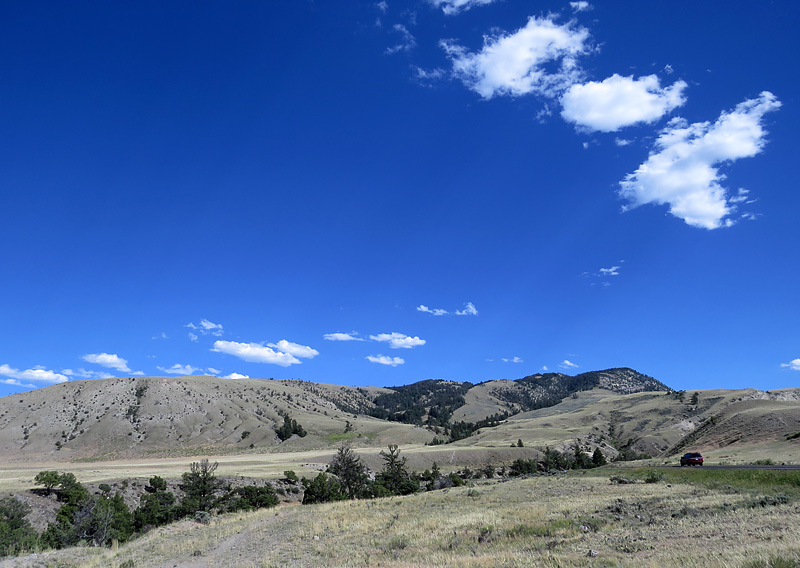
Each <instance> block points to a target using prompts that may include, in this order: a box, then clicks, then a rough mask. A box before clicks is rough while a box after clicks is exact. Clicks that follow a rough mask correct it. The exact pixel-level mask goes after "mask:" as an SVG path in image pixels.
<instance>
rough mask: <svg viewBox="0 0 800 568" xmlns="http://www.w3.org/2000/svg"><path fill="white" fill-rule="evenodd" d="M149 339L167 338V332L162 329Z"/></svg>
mask: <svg viewBox="0 0 800 568" xmlns="http://www.w3.org/2000/svg"><path fill="white" fill-rule="evenodd" d="M150 339H169V337H167V334H166V333H164V332H163V331H162V332H161V333H159V334H158V335H154V336H153V337H151V338H150Z"/></svg>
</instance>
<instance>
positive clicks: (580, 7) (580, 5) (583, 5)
mask: <svg viewBox="0 0 800 568" xmlns="http://www.w3.org/2000/svg"><path fill="white" fill-rule="evenodd" d="M569 7H570V8H572V11H573V12H575V13H577V12H588V11H589V10H591V9H592V5H591V4H589V3H588V2H570V3H569Z"/></svg>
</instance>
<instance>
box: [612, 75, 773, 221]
mask: <svg viewBox="0 0 800 568" xmlns="http://www.w3.org/2000/svg"><path fill="white" fill-rule="evenodd" d="M780 106H781V103H780V101H778V100H777V98H776V97H775V96H774V95H773V94H772V93H769V92H767V91H764V92H763V93H761V94H760V95H759V96H758V97H757V98H755V99H748V100H746V101H744V102H743V103H740V104H739V105H737V106H736V108H735V109H734V110H732V111H730V112H723V113H722V114H721V115H720V117H719V118H718V119H717V120H716V121H715V122H713V123H711V122H696V123H693V124H689V123H687V122H686V121H685V120H683V119H680V118H675V119H673V120H671V121H670V122H669V124H668V125H667V127H666V128H665V129H664V130H662V131H661V133H660V135H659V137H658V139H657V140H656V142H655V148H654V150H653V151H652V152H651V153H650V156H649V157H648V159H647V161H646V162H644V163H643V164H642V165H641V166H639V168H638V169H637V170H636V171H635V172H634V173H632V174H628V175H627V176H626V177H625V179H624V180H623V181H621V182H620V190H619V195H620V196H621V197H622V198H623V199H626V200H627V201H628V204H627V205H626V206H625V207H624V208H623V209H624V210H629V209H633V208H635V207H638V206H639V205H644V204H646V203H655V204H659V205H669V212H670V214H672V215H674V216H675V217H678V218H679V219H683V221H685V222H686V223H687V224H689V225H691V226H693V227H702V228H704V229H717V228H719V227H722V226H730V225H732V224H733V223H734V220H732V219H730V218H729V216H730V215H731V214H732V213H734V212H735V211H736V207H737V205H736V203H735V202H731V201H730V200H729V198H728V195H727V191H726V190H725V188H724V187H722V185H720V182H721V181H722V180H723V179H725V176H724V175H723V174H721V173H720V172H719V166H720V165H722V164H724V163H728V162H732V161H734V160H738V159H739V158H748V157H751V156H755V155H756V154H758V153H760V152H761V151H762V149H763V148H764V144H765V143H766V142H765V136H766V131H765V130H764V128H763V126H762V119H763V117H764V114H766V113H768V112H771V111H774V110H777V109H778V108H780Z"/></svg>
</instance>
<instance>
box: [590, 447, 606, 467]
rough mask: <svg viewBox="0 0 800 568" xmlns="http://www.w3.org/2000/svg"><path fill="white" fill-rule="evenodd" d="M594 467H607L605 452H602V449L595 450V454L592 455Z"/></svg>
mask: <svg viewBox="0 0 800 568" xmlns="http://www.w3.org/2000/svg"><path fill="white" fill-rule="evenodd" d="M592 465H593V466H594V467H600V466H601V465H606V456H604V455H603V452H601V451H600V448H595V449H594V453H593V454H592Z"/></svg>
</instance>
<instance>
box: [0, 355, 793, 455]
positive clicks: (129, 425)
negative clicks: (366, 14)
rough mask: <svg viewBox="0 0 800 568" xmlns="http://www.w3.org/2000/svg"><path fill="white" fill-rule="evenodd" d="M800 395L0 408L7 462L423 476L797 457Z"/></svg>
mask: <svg viewBox="0 0 800 568" xmlns="http://www.w3.org/2000/svg"><path fill="white" fill-rule="evenodd" d="M799 393H800V391H798V390H795V389H787V390H783V391H774V392H764V391H759V390H756V389H745V390H738V391H725V390H718V391H697V392H696V393H683V392H675V391H673V390H671V389H670V388H669V387H667V386H666V385H664V384H663V383H661V382H659V381H657V380H656V379H654V378H652V377H649V376H647V375H643V374H641V373H638V372H637V371H634V370H632V369H628V368H618V369H607V370H603V371H592V372H588V373H582V374H579V375H575V376H569V375H565V374H561V373H544V374H535V375H530V376H526V377H523V378H521V379H518V380H516V381H510V380H500V381H487V382H484V383H479V384H472V383H468V382H463V383H459V382H452V381H438V380H431V381H421V382H418V383H414V384H411V385H404V386H399V387H391V388H383V387H346V386H338V385H328V384H322V383H311V382H306V381H289V380H270V379H242V380H228V379H220V378H216V377H208V376H196V377H180V378H172V377H169V378H167V377H136V378H118V379H99V380H89V381H71V382H67V383H62V384H58V385H53V386H50V387H47V388H43V389H39V390H34V391H29V392H26V393H22V394H17V395H12V396H7V397H3V398H0V452H3V455H5V456H7V457H8V460H14V461H75V460H81V461H83V460H114V459H138V458H160V457H182V456H196V455H224V454H259V453H273V452H309V451H316V450H319V451H325V450H330V449H331V448H332V447H334V446H336V445H338V444H339V443H341V442H343V441H346V442H348V443H350V444H352V445H354V446H356V447H363V448H380V447H385V446H386V445H387V444H390V443H392V444H400V445H403V446H405V447H409V448H412V447H413V448H416V449H415V450H414V451H413V454H414V455H415V457H416V459H415V462H418V463H419V464H420V466H424V465H425V464H426V463H429V462H431V461H432V460H436V459H439V460H440V462H441V457H442V455H444V452H450V453H451V454H452V455H450V457H449V460H450V462H451V463H454V462H453V460H458V459H459V458H458V457H456V453H458V455H459V456H461V459H462V461H463V463H481V462H483V461H486V460H487V459H488V457H487V456H489V455H497V456H500V455H501V454H502V455H503V456H504V455H505V454H504V453H503V452H502V451H500V449H501V448H508V447H509V446H510V445H511V444H513V443H515V442H517V441H519V440H524V443H525V445H526V446H528V447H532V448H537V447H544V446H548V445H549V446H552V447H558V448H567V447H570V445H574V444H575V443H576V441H577V442H578V443H580V444H582V445H583V446H584V447H585V448H587V449H589V450H593V449H594V448H595V447H600V448H601V449H602V450H603V451H604V453H606V454H608V455H609V456H610V457H616V456H617V455H619V453H620V452H623V453H625V454H626V455H640V454H647V455H651V456H659V455H670V454H674V453H676V452H679V451H681V450H682V449H684V448H688V447H690V446H691V447H692V448H699V449H709V450H710V449H717V448H723V447H727V446H741V445H747V444H753V443H759V444H769V443H784V444H785V443H787V442H786V440H787V438H788V437H790V436H792V435H793V434H795V433H797V432H800V402H798V401H799V399H800V394H799ZM490 448H492V449H491V450H490ZM487 452H488V453H487Z"/></svg>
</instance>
